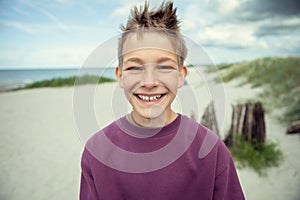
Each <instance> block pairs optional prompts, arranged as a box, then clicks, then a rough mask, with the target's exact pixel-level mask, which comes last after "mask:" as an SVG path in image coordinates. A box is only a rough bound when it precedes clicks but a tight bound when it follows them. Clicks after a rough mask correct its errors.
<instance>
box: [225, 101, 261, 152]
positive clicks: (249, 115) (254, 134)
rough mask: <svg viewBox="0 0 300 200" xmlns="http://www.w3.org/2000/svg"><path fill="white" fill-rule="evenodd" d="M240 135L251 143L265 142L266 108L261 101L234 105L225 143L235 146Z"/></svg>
mask: <svg viewBox="0 0 300 200" xmlns="http://www.w3.org/2000/svg"><path fill="white" fill-rule="evenodd" d="M239 135H240V136H241V137H242V138H243V139H244V140H246V141H248V142H251V143H260V144H261V143H264V142H265V137H266V128H265V119H264V109H263V106H262V104H261V103H260V102H257V103H254V104H253V103H246V104H238V105H232V118H231V126H230V130H229V133H228V135H227V137H226V139H225V141H224V142H225V144H226V145H227V146H235V143H236V138H237V137H238V136H239Z"/></svg>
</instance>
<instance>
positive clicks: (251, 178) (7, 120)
mask: <svg viewBox="0 0 300 200" xmlns="http://www.w3.org/2000/svg"><path fill="white" fill-rule="evenodd" d="M192 71H193V70H192ZM199 76H201V75H200V74H197V73H195V72H191V73H190V74H189V79H188V81H189V83H190V85H192V86H193V87H192V90H193V92H194V94H195V98H196V99H197V104H198V107H199V108H198V112H199V113H200V114H199V115H198V119H199V118H200V117H201V115H202V113H203V110H204V108H205V106H206V105H207V104H208V103H209V102H210V98H209V96H210V94H209V93H208V91H207V89H206V88H205V87H204V86H205V84H204V83H201V82H200V81H199ZM208 82H210V83H212V82H211V76H210V77H209V80H208ZM235 85H236V82H232V83H229V84H225V94H226V100H225V103H226V104H225V105H226V106H225V108H226V109H225V110H226V112H227V113H226V114H225V115H224V116H225V117H226V120H225V123H224V126H223V129H222V131H221V133H222V134H221V135H222V137H224V134H225V133H226V131H227V130H228V125H229V123H230V115H231V110H230V104H231V103H235V102H237V101H238V100H239V99H243V98H250V97H254V96H255V95H256V94H257V92H259V90H252V89H251V88H250V87H248V86H244V87H240V88H236V87H235ZM91 87H93V86H81V87H80V89H82V90H85V89H88V88H91ZM217 87H218V86H216V85H215V84H213V85H212V89H214V88H217ZM188 89H190V88H188V87H183V88H182V90H181V96H182V101H181V99H177V100H176V102H175V103H174V108H175V109H176V110H177V111H178V112H182V111H183V110H184V114H186V115H191V113H192V112H193V111H195V109H193V108H190V107H189V106H191V105H192V104H189V103H188V104H184V103H183V101H185V100H189V99H190V97H189V98H187V97H186V96H185V95H184V91H186V90H188ZM182 94H183V95H182ZM72 98H73V88H59V89H49V88H45V89H33V90H25V91H18V92H9V93H1V94H0V112H1V115H0V119H1V129H0V135H1V140H0V146H1V152H0V156H1V162H0V169H1V174H0V199H1V200H17V199H24V200H27V199H28V200H29V199H30V200H31V199H43V200H47V199H49V200H50V199H51V200H52V199H78V192H79V182H80V157H81V152H82V148H83V145H82V144H81V141H80V138H79V136H78V134H77V131H76V123H75V121H74V116H73V108H72V102H73V99H72ZM113 98H114V99H115V100H112V99H113ZM124 99H125V98H124V96H123V95H122V93H121V91H120V90H119V89H118V87H117V86H116V84H115V83H109V84H102V85H100V86H98V87H97V89H96V92H95V96H94V105H93V106H94V112H95V118H96V119H97V121H98V128H101V127H103V126H105V125H107V124H108V123H110V122H111V121H112V120H113V119H116V118H118V117H120V116H122V114H124V113H126V112H128V111H129V110H130V108H129V106H128V104H124V103H123V104H122V101H123V100H124ZM222 101H223V97H222V96H220V97H218V99H217V100H215V106H216V110H217V114H218V115H222V114H220V113H221V112H223V111H222V107H224V106H222V105H223V104H222ZM220 102H221V103H220ZM118 106H119V107H118ZM122 107H123V108H124V107H126V109H122ZM127 108H128V109H127ZM183 108H187V109H183ZM194 114H197V113H194ZM218 117H219V116H218ZM221 118H222V117H221ZM218 121H219V122H221V121H222V119H220V117H219V119H218ZM266 123H267V124H266V126H267V138H268V140H272V141H276V142H278V143H279V144H280V147H281V149H282V151H283V152H284V154H285V160H284V162H283V163H282V164H281V165H280V166H279V167H277V168H271V169H270V170H269V173H268V176H267V177H259V176H258V175H257V174H256V173H255V172H253V171H252V170H250V169H241V170H238V174H239V176H240V180H241V183H242V186H243V189H244V192H245V195H246V197H247V199H251V200H260V199H272V200H282V199H285V200H299V199H300V192H299V188H300V160H299V158H300V151H299V147H300V138H299V136H298V135H291V136H287V135H286V134H285V130H286V128H285V127H284V126H283V125H280V124H278V123H277V121H276V120H274V119H272V118H271V117H270V116H269V115H267V116H266ZM87 125H88V123H87ZM89 130H91V131H92V132H93V131H95V130H97V127H93V128H91V129H89Z"/></svg>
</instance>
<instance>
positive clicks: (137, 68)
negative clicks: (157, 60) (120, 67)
mask: <svg viewBox="0 0 300 200" xmlns="http://www.w3.org/2000/svg"><path fill="white" fill-rule="evenodd" d="M139 70H143V67H142V66H130V67H126V69H125V71H139Z"/></svg>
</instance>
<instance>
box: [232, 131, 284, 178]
mask: <svg viewBox="0 0 300 200" xmlns="http://www.w3.org/2000/svg"><path fill="white" fill-rule="evenodd" d="M229 150H230V152H231V154H232V157H233V159H234V160H235V163H236V164H237V167H238V168H245V167H249V168H250V169H252V170H254V171H255V172H257V173H258V174H259V175H260V176H266V175H267V170H268V169H269V168H270V167H277V166H279V164H280V163H281V162H282V161H283V153H282V151H281V150H280V149H279V148H278V144H277V143H275V142H270V141H267V142H265V143H258V142H251V143H250V142H248V141H245V139H243V138H242V137H240V136H239V137H237V138H236V143H235V145H234V146H232V147H229Z"/></svg>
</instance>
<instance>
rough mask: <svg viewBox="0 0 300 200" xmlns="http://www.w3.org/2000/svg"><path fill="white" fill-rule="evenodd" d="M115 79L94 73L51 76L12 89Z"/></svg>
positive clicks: (62, 85)
mask: <svg viewBox="0 0 300 200" xmlns="http://www.w3.org/2000/svg"><path fill="white" fill-rule="evenodd" d="M115 81H116V80H114V79H111V78H106V77H99V76H95V75H83V76H79V77H77V76H70V77H67V78H53V79H49V80H43V81H37V82H34V83H30V84H27V85H25V86H24V87H19V88H16V89H14V90H21V89H32V88H42V87H64V86H73V85H74V84H75V83H76V85H85V84H101V83H106V82H115Z"/></svg>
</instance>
